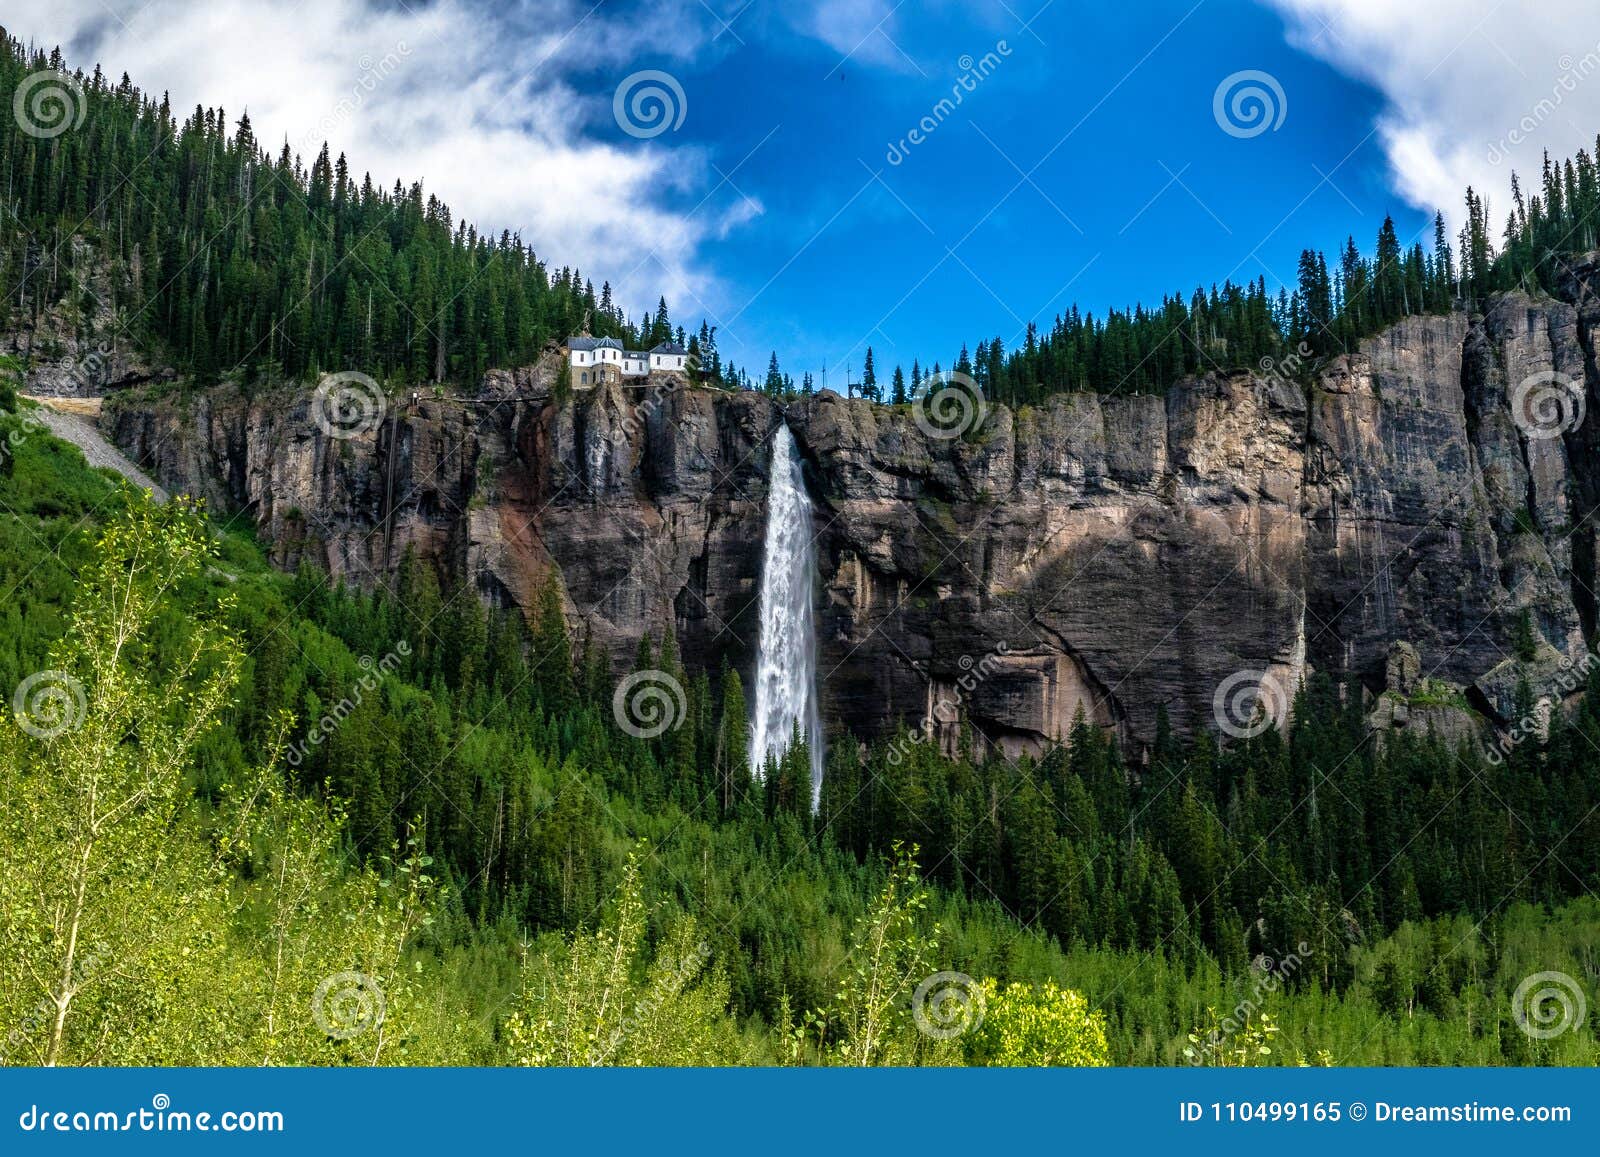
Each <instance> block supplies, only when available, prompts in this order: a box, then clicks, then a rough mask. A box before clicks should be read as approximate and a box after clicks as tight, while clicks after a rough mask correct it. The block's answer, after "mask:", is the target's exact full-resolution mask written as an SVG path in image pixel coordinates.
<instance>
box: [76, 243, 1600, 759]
mask: <svg viewBox="0 0 1600 1157" xmlns="http://www.w3.org/2000/svg"><path fill="white" fill-rule="evenodd" d="M1585 268H1587V267H1585ZM1562 297H1563V298H1564V299H1563V300H1557V299H1550V298H1531V297H1527V296H1522V295H1507V296H1503V297H1500V298H1498V299H1496V300H1495V301H1493V302H1492V303H1491V305H1490V307H1489V308H1488V310H1487V311H1486V312H1485V313H1484V314H1482V315H1472V316H1468V315H1467V314H1464V313H1459V314H1456V315H1454V316H1450V317H1428V318H1412V319H1409V320H1407V321H1405V322H1403V323H1401V324H1399V325H1397V326H1395V327H1394V328H1392V329H1390V330H1388V331H1387V332H1385V333H1383V334H1381V335H1380V336H1378V337H1376V338H1373V339H1371V340H1369V341H1367V342H1365V343H1363V345H1362V347H1361V349H1360V351H1359V352H1357V353H1354V354H1350V355H1345V356H1340V357H1337V358H1333V359H1331V360H1329V361H1327V362H1326V363H1324V364H1322V365H1320V366H1318V367H1316V369H1315V370H1314V372H1313V373H1312V374H1311V375H1310V384H1309V386H1307V385H1306V384H1305V382H1304V381H1301V380H1291V378H1290V377H1289V376H1286V375H1279V374H1276V373H1273V372H1264V373H1261V374H1257V375H1248V374H1231V375H1211V376H1206V377H1203V378H1200V379H1196V380H1191V381H1186V382H1183V383H1181V384H1179V385H1177V386H1175V387H1173V388H1172V389H1171V390H1169V391H1168V392H1167V393H1166V394H1165V395H1164V396H1149V395H1144V396H1134V397H1128V396H1116V395H1098V394H1086V395H1072V396H1063V397H1058V398H1054V399H1052V400H1051V401H1050V403H1049V404H1047V405H1044V406H1041V407H1037V408H1031V409H1030V408H1025V409H1023V410H1021V411H1020V412H1012V411H1010V410H1008V409H1006V408H1004V407H999V406H995V407H991V408H990V410H989V412H988V415H987V418H986V420H985V421H984V423H983V425H982V426H981V427H980V428H979V429H977V430H976V431H974V432H973V433H971V434H969V435H968V436H966V437H964V438H960V439H954V440H947V439H940V438H937V437H932V436H930V435H929V434H928V433H926V432H924V430H923V429H922V428H920V427H919V425H918V424H917V423H916V422H915V421H914V420H913V415H912V414H910V413H908V412H906V411H905V410H903V409H902V410H894V409H890V408H887V407H875V406H871V405H868V404H866V403H864V402H860V401H847V400H845V399H842V398H840V397H838V396H836V395H832V394H827V393H824V394H821V395H818V396H816V397H812V398H806V399H802V400H800V401H797V402H796V403H795V404H793V405H791V406H789V407H788V409H787V411H786V412H785V411H784V410H783V409H782V408H781V407H779V406H777V405H775V404H774V403H773V402H771V401H770V400H768V399H767V398H765V397H763V396H760V395H756V394H728V393H722V392H717V391H708V390H702V389H695V388H689V387H687V386H685V385H683V384H682V383H677V382H674V381H672V380H670V379H667V380H664V381H659V382H658V383H657V386H656V388H653V389H651V390H648V391H642V390H639V389H637V388H631V387H630V388H622V387H616V386H607V387H604V388H601V389H597V390H595V391H592V392H588V393H580V394H578V396H576V397H574V398H571V399H567V400H564V401H562V402H560V403H557V402H556V401H554V400H552V398H551V396H550V387H551V382H552V379H553V376H554V371H553V369H552V368H551V366H550V365H549V364H542V365H541V367H536V368H530V369H529V370H524V371H518V372H517V373H516V374H510V373H498V374H491V375H490V377H489V379H488V380H486V382H485V383H484V388H483V390H482V391H481V393H480V395H479V396H478V397H476V398H472V399H462V398H454V397H449V396H444V395H435V394H433V393H431V392H424V393H423V394H422V395H421V396H420V397H418V398H416V399H415V400H414V401H413V400H412V399H410V398H403V399H400V400H399V401H397V402H396V403H395V404H394V405H392V406H391V407H390V410H389V413H388V415H387V416H386V417H385V419H384V421H383V422H382V423H381V424H380V425H378V426H376V428H373V429H369V430H365V431H363V432H362V433H361V434H360V435H359V436H358V437H355V438H350V439H344V440H340V439H335V438H332V437H330V436H329V435H328V434H326V433H325V432H324V431H323V430H321V429H320V428H319V427H318V425H317V424H316V423H315V422H314V421H312V420H311V416H310V413H309V399H308V397H307V395H306V393H305V392H303V391H302V392H297V393H293V394H287V393H285V392H283V391H278V392H271V393H264V394H261V395H259V396H255V397H251V396H247V395H246V394H245V393H244V392H243V391H242V390H241V389H239V388H236V387H231V386H224V387H219V388H213V389H211V390H208V391H205V392H196V393H192V394H188V395H185V394H183V393H181V392H178V391H174V390H167V391H166V392H165V393H161V394H149V395H141V394H139V393H137V392H126V393H120V394H117V395H115V396H114V398H112V399H111V400H110V401H109V402H108V405H107V407H106V410H105V414H104V416H103V418H102V423H103V425H104V427H105V429H106V430H107V432H108V433H109V435H110V436H111V437H112V438H113V440H114V441H115V442H116V443H117V444H118V445H120V446H121V447H123V449H124V450H126V451H127V452H128V453H129V454H130V455H131V456H132V457H133V458H134V459H135V460H136V461H138V462H139V463H140V464H141V465H142V466H143V467H144V468H145V469H146V470H148V471H150V472H151V473H152V474H153V475H154V476H155V477H156V478H158V479H159V480H160V481H161V482H162V483H163V484H164V485H166V486H168V487H169V488H171V489H174V490H183V491H190V492H194V493H197V494H201V495H204V496H205V497H206V498H208V499H209V500H210V501H211V502H212V503H213V504H214V505H215V506H217V507H220V508H222V509H228V510H235V511H242V512H245V513H247V514H248V516H249V517H252V518H254V519H255V520H256V522H257V523H259V525H260V526H261V528H262V530H263V532H264V534H265V535H266V536H268V537H269V538H270V539H271V541H272V542H273V543H274V544H275V547H274V549H275V551H276V555H277V559H278V561H279V562H281V563H282V564H283V565H285V566H293V565H295V564H297V563H298V562H299V561H300V560H301V559H303V558H309V559H311V560H312V561H313V562H315V563H316V564H317V565H319V566H324V567H326V568H328V569H329V570H331V571H333V572H334V573H336V574H339V575H341V576H344V577H346V578H347V579H350V580H353V581H356V582H360V583H371V582H375V581H379V580H381V579H382V578H384V577H385V576H387V575H389V574H390V573H392V572H393V571H394V569H395V568H396V567H397V566H398V565H399V562H400V559H401V557H402V555H403V553H404V552H405V551H407V550H408V549H409V550H412V551H414V552H415V553H416V554H417V555H419V556H421V557H424V558H427V559H430V560H432V561H433V562H435V563H436V564H437V565H438V566H439V568H440V569H441V571H442V572H443V573H445V574H446V575H447V576H450V577H453V578H454V579H457V580H461V581H465V582H468V583H470V584H472V586H473V587H475V588H476V589H477V590H478V591H479V592H480V593H481V595H482V596H483V597H485V598H486V599H488V600H490V601H493V602H496V603H500V604H503V605H528V603H529V600H530V598H531V596H532V593H533V591H534V590H535V589H536V584H537V583H538V582H539V580H540V576H542V575H543V574H545V573H547V571H548V570H549V568H551V567H554V568H556V570H557V571H558V572H559V574H560V578H561V583H562V588H563V591H564V593H565V597H566V600H567V606H568V609H569V612H570V615H571V619H572V623H573V626H574V629H575V630H576V631H577V632H578V633H579V634H580V635H585V634H586V635H587V636H589V637H590V638H592V639H594V640H595V641H597V642H598V643H600V644H601V645H603V646H604V647H606V648H607V649H608V650H609V652H610V654H611V655H612V657H613V660H614V662H615V664H616V666H617V669H618V670H619V671H620V670H622V669H624V668H625V667H626V666H627V665H628V664H629V663H631V661H632V658H633V655H634V652H635V650H636V647H637V643H638V640H639V637H640V636H641V635H642V634H644V633H645V632H649V633H651V634H652V635H654V636H655V637H656V638H657V639H659V638H661V636H662V635H663V633H664V632H665V631H666V630H667V629H669V628H671V629H672V630H673V631H674V632H675V633H676V636H677V639H678V642H679V645H680V647H681V649H682V651H683V654H684V656H685V659H686V661H687V662H688V663H689V665H690V666H691V667H694V666H699V665H704V666H705V667H707V668H709V669H711V670H712V671H715V670H716V669H717V668H718V667H719V666H720V664H721V663H722V661H723V660H724V659H726V660H727V661H728V662H730V663H732V664H733V665H734V666H735V667H737V668H739V669H741V670H742V671H744V672H745V673H746V675H747V676H748V673H749V670H750V668H751V666H752V665H753V662H754V655H755V646H756V638H755V629H756V606H755V600H756V596H757V580H758V571H759V565H760V556H761V542H762V532H763V525H764V518H765V497H766V472H767V435H768V434H769V433H770V432H771V430H772V429H773V428H774V426H775V424H776V423H778V422H780V421H785V420H786V421H787V422H788V423H789V425H790V427H791V429H792V430H793V431H794V434H795V438H796V440H797V442H798V444H799V447H800V449H801V452H802V453H803V455H804V457H805V459H806V471H807V479H808V482H809V484H810V486H811V488H812V490H813V496H814V498H815V500H816V504H817V521H816V526H815V533H816V534H817V541H818V553H819V557H820V565H821V571H822V573H821V575H820V578H819V584H818V592H817V598H818V611H819V616H818V621H819V624H820V631H821V640H820V642H821V652H822V654H821V665H820V669H819V671H820V675H821V681H822V693H823V706H824V712H825V714H826V716H827V717H828V718H829V719H830V720H831V721H837V722H839V723H842V724H844V725H846V726H848V727H850V728H851V729H852V730H854V731H855V732H856V733H857V734H859V735H862V736H869V735H872V734H876V733H879V732H881V731H882V730H884V729H885V728H888V727H891V726H893V725H894V724H895V723H896V722H897V721H905V722H907V723H911V724H915V723H917V722H918V721H920V720H921V719H922V718H923V717H924V716H925V715H927V714H928V713H929V712H930V711H932V710H933V709H934V707H935V705H936V704H938V703H939V702H940V701H941V700H952V701H953V700H954V699H955V698H956V697H957V696H958V694H959V698H960V700H961V701H962V704H963V706H964V708H965V709H966V710H967V711H968V712H969V713H970V716H971V718H972V720H973V721H974V723H975V724H976V725H977V726H978V728H979V729H980V730H981V731H982V732H983V733H985V734H987V735H988V736H990V737H991V738H993V739H995V740H996V741H998V742H1001V743H1003V744H1004V745H1006V746H1008V747H1010V748H1013V749H1015V748H1019V747H1028V746H1036V745H1038V744H1039V743H1040V742H1042V741H1047V740H1050V739H1053V738H1057V737H1060V736H1061V735H1063V734H1064V732H1065V731H1066V729H1067V728H1069V727H1070V725H1071V723H1072V721H1073V718H1074V715H1075V713H1076V712H1077V711H1079V710H1080V709H1081V710H1083V711H1084V712H1085V713H1086V714H1087V715H1088V716H1089V717H1090V718H1092V719H1095V720H1098V721H1099V722H1101V723H1103V724H1105V725H1107V726H1111V727H1114V728H1116V729H1118V730H1119V732H1120V733H1121V734H1122V735H1123V736H1124V737H1125V739H1126V740H1127V741H1128V742H1129V744H1130V745H1131V746H1133V747H1134V748H1137V747H1139V746H1141V745H1143V744H1146V743H1148V741H1149V740H1150V738H1151V736H1152V735H1153V733H1154V730H1155V724H1156V717H1157V712H1158V710H1159V709H1160V708H1161V707H1162V706H1165V707H1166V709H1167V711H1168V714H1169V716H1170V718H1171V720H1172V723H1173V725H1174V727H1175V728H1177V729H1178V730H1179V731H1180V732H1191V731H1193V730H1194V729H1196V728H1207V727H1213V726H1215V725H1216V717H1217V713H1216V710H1215V700H1216V696H1217V692H1218V689H1219V687H1229V686H1232V685H1234V684H1230V683H1229V680H1230V677H1231V676H1235V674H1236V673H1239V672H1250V673H1255V674H1254V675H1252V676H1251V678H1257V677H1258V676H1259V674H1260V673H1265V674H1266V675H1267V676H1270V679H1271V681H1272V682H1274V683H1275V684H1276V685H1278V686H1281V687H1283V688H1285V689H1287V690H1288V691H1290V692H1292V689H1293V688H1294V687H1295V686H1296V685H1297V684H1298V682H1299V680H1300V679H1301V678H1302V677H1303V676H1304V675H1305V674H1306V673H1307V672H1309V671H1312V670H1316V671H1324V672H1329V673H1331V674H1334V675H1336V676H1341V677H1344V676H1355V677H1358V678H1359V679H1360V680H1361V681H1362V683H1363V684H1364V685H1365V687H1366V688H1367V690H1368V692H1369V693H1370V694H1371V695H1372V696H1373V700H1374V720H1375V725H1378V726H1382V727H1385V728H1390V727H1406V726H1409V727H1417V726H1431V727H1437V728H1442V729H1445V730H1446V731H1448V732H1450V733H1451V734H1454V735H1460V734H1466V733H1468V732H1470V731H1471V730H1473V729H1474V728H1475V727H1477V726H1478V723H1477V722H1476V721H1477V720H1479V719H1480V717H1482V718H1488V719H1489V720H1491V721H1493V722H1498V723H1502V724H1503V723H1505V722H1506V721H1508V719H1509V718H1510V716H1511V714H1512V713H1513V712H1514V711H1515V707H1514V703H1513V700H1514V697H1515V693H1516V687H1517V682H1518V680H1519V679H1520V678H1523V677H1526V678H1528V679H1529V680H1530V681H1531V682H1532V683H1533V684H1535V690H1538V689H1539V688H1540V687H1543V686H1548V685H1552V683H1553V681H1554V680H1555V678H1556V676H1557V675H1558V674H1559V672H1560V671H1561V670H1562V664H1563V662H1565V663H1572V662H1576V661H1578V660H1580V659H1581V657H1582V656H1583V654H1584V653H1585V648H1586V644H1587V640H1589V638H1590V637H1592V635H1593V631H1594V618H1595V606H1594V599H1593V596H1592V594H1591V591H1592V590H1593V588H1594V585H1595V576H1594V569H1595V563H1594V559H1595V529H1596V528H1595V525H1594V522H1593V520H1592V519H1591V517H1590V516H1591V515H1592V514H1593V513H1594V510H1595V507H1596V503H1597V501H1600V471H1597V468H1596V464H1597V463H1600V455H1597V453H1596V450H1597V447H1596V440H1597V439H1600V432H1597V426H1600V419H1596V420H1590V421H1588V422H1579V423H1577V424H1575V425H1571V428H1568V429H1565V430H1563V431H1558V432H1557V436H1554V437H1539V436H1534V435H1531V434H1530V433H1529V422H1528V420H1527V419H1526V416H1524V420H1523V421H1522V422H1520V423H1519V422H1518V421H1517V420H1516V415H1515V414H1514V413H1513V406H1514V402H1519V401H1520V402H1526V401H1527V400H1528V399H1527V398H1526V397H1524V394H1525V392H1526V391H1525V387H1524V383H1526V382H1528V381H1529V380H1530V379H1536V380H1539V381H1543V382H1545V383H1546V384H1548V383H1551V382H1559V383H1564V382H1571V383H1575V384H1576V386H1577V388H1578V389H1580V390H1581V391H1582V393H1583V395H1584V397H1585V398H1586V400H1587V402H1588V404H1589V408H1590V409H1593V408H1594V407H1595V403H1596V389H1597V383H1600V379H1597V374H1596V368H1595V367H1596V361H1595V353H1596V350H1595V344H1594V343H1595V336H1594V335H1595V325H1596V322H1597V320H1600V299H1596V298H1595V297H1593V296H1591V295H1590V294H1589V293H1588V292H1587V290H1586V289H1585V288H1584V286H1583V284H1582V283H1581V282H1580V281H1578V280H1576V279H1575V280H1574V282H1573V284H1572V286H1571V287H1570V291H1568V292H1564V293H1563V294H1562ZM1540 375H1543V377H1542V378H1540V377H1539V376H1540ZM1530 626H1531V628H1532V631H1531V635H1532V640H1531V641H1532V643H1533V647H1532V650H1531V651H1530V650H1529V642H1530V638H1529V632H1528V631H1527V629H1526V628H1527V627H1530ZM1519 648H1520V651H1521V654H1520V657H1519V654H1518V651H1519ZM963 683H966V684H970V685H971V686H970V687H967V688H963V687H962V684H963ZM1252 685H1253V684H1252ZM1268 698H1269V699H1271V698H1273V697H1272V696H1269V697H1268ZM1274 706H1275V708H1276V709H1279V710H1281V709H1282V708H1283V707H1286V706H1287V705H1286V704H1285V703H1283V702H1281V701H1279V702H1275V703H1274Z"/></svg>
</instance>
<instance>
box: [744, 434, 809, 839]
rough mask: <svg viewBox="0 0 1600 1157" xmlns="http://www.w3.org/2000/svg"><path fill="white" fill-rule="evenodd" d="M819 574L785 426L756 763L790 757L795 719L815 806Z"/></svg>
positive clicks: (773, 519)
mask: <svg viewBox="0 0 1600 1157" xmlns="http://www.w3.org/2000/svg"><path fill="white" fill-rule="evenodd" d="M816 573H817V556H816V547H815V544H814V542H813V530H812V525H811V499H810V498H809V497H808V496H807V494H806V487H805V481H804V479H803V478H802V476H801V472H800V456H799V454H798V453H796V451H795V445H794V435H793V434H791V433H790V432H789V427H788V426H783V425H780V426H779V427H778V429H777V432H776V433H774V434H773V436H772V476H771V479H770V483H769V485H768V488H767V536H766V545H765V548H764V550H763V553H762V558H761V643H760V651H759V653H758V659H757V663H756V716H755V726H754V727H753V728H752V729H751V735H750V767H751V769H752V770H753V771H754V773H755V774H756V775H757V776H759V775H761V773H762V770H763V769H764V768H765V767H766V762H767V757H768V756H769V755H770V756H772V757H773V758H774V759H780V760H781V759H782V757H783V753H784V752H785V751H787V750H788V748H789V743H790V740H791V738H792V737H793V734H794V726H795V723H796V722H798V723H799V724H800V734H801V736H802V737H803V738H804V739H805V740H806V742H807V743H808V744H809V745H810V754H811V806H812V808H813V809H815V808H816V806H817V802H818V800H819V798H820V797H821V793H822V764H823V749H822V748H823V741H822V719H821V715H820V713H819V712H818V709H817V635H816V630H815V628H814V625H813V623H812V610H811V599H812V592H813V584H814V581H815V577H814V576H815V575H816Z"/></svg>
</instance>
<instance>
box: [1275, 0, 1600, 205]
mask: <svg viewBox="0 0 1600 1157" xmlns="http://www.w3.org/2000/svg"><path fill="white" fill-rule="evenodd" d="M1266 2H1267V3H1269V4H1271V5H1272V6H1273V7H1275V8H1277V9H1279V10H1280V11H1282V12H1283V13H1284V14H1285V16H1286V17H1287V18H1288V21H1289V32H1290V40H1291V42H1292V43H1294V44H1295V45H1296V46H1297V47H1299V48H1302V49H1304V50H1306V51H1308V52H1310V53H1312V54H1313V55H1315V56H1318V57H1320V58H1322V59H1324V60H1326V61H1327V62H1328V63H1330V64H1332V65H1333V66H1334V67H1335V68H1338V69H1339V70H1340V71H1341V72H1344V73H1346V74H1347V75H1350V76H1352V77H1355V78H1357V79H1359V80H1362V81H1364V82H1366V83H1368V84H1370V85H1372V86H1373V87H1375V88H1376V89H1378V90H1379V91H1380V92H1382V93H1383V95H1384V98H1385V100H1386V102H1387V107H1386V109H1385V111H1384V113H1383V114H1382V116H1381V117H1380V119H1379V121H1378V124H1377V131H1378V133H1379V136H1380V138H1381V140H1382V142H1383V145H1384V148H1385V150H1386V151H1387V153H1388V156H1389V160H1390V163H1391V164H1392V165H1393V167H1394V174H1395V183H1396V187H1397V188H1398V189H1399V191H1400V192H1401V194H1402V195H1404V196H1405V197H1406V198H1407V199H1408V200H1410V201H1411V202H1412V203H1413V204H1416V205H1418V206H1420V207H1422V208H1426V209H1433V208H1440V209H1443V210H1444V211H1445V214H1446V216H1447V218H1449V219H1451V220H1452V221H1454V222H1459V219H1460V212H1461V204H1462V193H1463V191H1464V190H1465V188H1466V187H1467V186H1468V185H1471V186H1473V187H1474V188H1475V189H1477V190H1478V191H1479V192H1485V193H1487V194H1488V195H1489V197H1490V199H1491V208H1492V210H1493V212H1494V217H1495V228H1496V231H1497V232H1498V228H1499V224H1500V223H1501V222H1503V221H1504V219H1505V215H1506V212H1507V211H1508V209H1509V207H1510V200H1509V196H1510V194H1509V190H1510V182H1511V171H1512V170H1513V169H1515V170H1516V171H1517V173H1518V174H1519V176H1520V177H1521V178H1522V182H1523V187H1524V190H1528V191H1537V187H1538V179H1539V173H1540V170H1541V166H1542V154H1543V151H1544V150H1545V149H1548V150H1549V151H1550V153H1551V155H1552V156H1554V157H1557V158H1563V157H1566V156H1568V155H1570V154H1572V153H1574V152H1576V151H1577V150H1578V149H1580V148H1589V149H1591V150H1592V149H1593V147H1594V141H1595V134H1596V132H1597V131H1600V23H1597V22H1596V21H1595V19H1594V15H1595V7H1594V0H1542V2H1541V3H1540V4H1539V5H1538V6H1537V8H1536V9H1535V8H1530V6H1529V5H1526V4H1518V3H1514V2H1513V3H1507V2H1506V0H1405V2H1403V3H1396V2H1395V0H1266Z"/></svg>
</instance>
